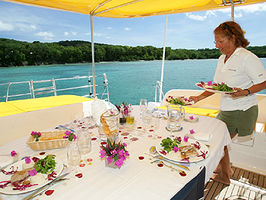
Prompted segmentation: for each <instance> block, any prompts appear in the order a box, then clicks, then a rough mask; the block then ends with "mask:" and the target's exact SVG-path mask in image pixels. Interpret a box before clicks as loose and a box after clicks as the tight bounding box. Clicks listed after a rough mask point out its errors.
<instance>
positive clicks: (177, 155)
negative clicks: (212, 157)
mask: <svg viewBox="0 0 266 200" xmlns="http://www.w3.org/2000/svg"><path fill="white" fill-rule="evenodd" d="M196 142H198V143H199V144H200V149H199V150H198V149H197V152H198V154H199V155H201V154H202V152H205V153H206V152H207V153H206V156H205V159H206V158H207V157H208V156H209V153H210V152H209V149H208V147H207V146H206V145H205V144H203V143H201V142H199V141H197V140H194V139H191V138H189V139H188V142H187V143H186V144H185V143H184V144H182V146H185V145H190V144H192V143H194V144H195V143H196ZM160 143H161V142H160ZM160 143H159V144H158V145H156V150H157V151H158V153H159V154H160V155H161V156H163V157H165V158H167V159H169V160H172V161H176V162H184V163H187V161H186V160H182V158H181V153H180V151H178V152H176V153H175V152H174V151H170V152H169V153H167V154H166V155H164V154H162V153H161V152H160V151H163V150H164V149H163V147H162V146H161V145H160ZM182 143H183V142H182ZM201 151H202V152H201ZM201 160H204V158H203V157H202V156H199V157H198V156H195V157H191V158H189V162H199V161H201Z"/></svg>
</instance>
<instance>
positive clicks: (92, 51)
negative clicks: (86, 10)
mask: <svg viewBox="0 0 266 200" xmlns="http://www.w3.org/2000/svg"><path fill="white" fill-rule="evenodd" d="M90 21H91V62H92V83H93V97H94V98H95V97H96V89H95V63H94V62H95V61H94V41H93V16H92V15H90Z"/></svg>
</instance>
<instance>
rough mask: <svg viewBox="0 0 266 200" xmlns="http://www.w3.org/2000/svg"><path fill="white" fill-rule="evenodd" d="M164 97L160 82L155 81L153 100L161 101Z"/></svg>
mask: <svg viewBox="0 0 266 200" xmlns="http://www.w3.org/2000/svg"><path fill="white" fill-rule="evenodd" d="M163 97H164V93H163V91H162V87H161V82H160V81H157V82H156V84H155V94H154V102H159V103H161V102H162V100H163Z"/></svg>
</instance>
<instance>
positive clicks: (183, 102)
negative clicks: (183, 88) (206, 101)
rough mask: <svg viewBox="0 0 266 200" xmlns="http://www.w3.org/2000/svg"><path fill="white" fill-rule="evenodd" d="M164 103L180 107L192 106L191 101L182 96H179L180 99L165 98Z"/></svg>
mask: <svg viewBox="0 0 266 200" xmlns="http://www.w3.org/2000/svg"><path fill="white" fill-rule="evenodd" d="M166 102H167V103H169V104H174V105H181V106H188V105H192V104H194V102H193V101H192V100H190V99H188V98H186V97H184V96H180V97H174V96H168V97H167V98H166Z"/></svg>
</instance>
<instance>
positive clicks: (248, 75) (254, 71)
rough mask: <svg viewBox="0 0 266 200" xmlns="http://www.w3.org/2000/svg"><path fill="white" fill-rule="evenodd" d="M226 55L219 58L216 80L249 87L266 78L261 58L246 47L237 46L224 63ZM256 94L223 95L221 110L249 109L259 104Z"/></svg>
mask: <svg viewBox="0 0 266 200" xmlns="http://www.w3.org/2000/svg"><path fill="white" fill-rule="evenodd" d="M224 59H225V55H221V56H220V57H219V59H218V63H217V68H216V72H215V75H214V82H216V83H221V82H224V83H226V84H227V85H228V86H230V87H236V88H241V89H247V88H250V87H251V86H253V85H255V84H259V83H262V82H264V81H265V80H266V71H265V69H264V67H263V65H262V63H261V62H260V60H259V58H258V57H257V56H256V55H255V54H253V53H252V52H250V51H248V50H246V49H245V48H242V47H241V48H237V49H236V50H235V51H234V53H233V54H232V55H231V56H230V57H229V59H228V60H227V61H226V63H224ZM257 104H258V101H257V98H256V95H255V94H251V95H248V96H241V97H238V98H232V97H231V96H230V95H228V94H222V96H221V102H220V106H221V110H222V111H232V110H244V111H245V110H247V109H249V108H250V107H252V106H254V105H257Z"/></svg>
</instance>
